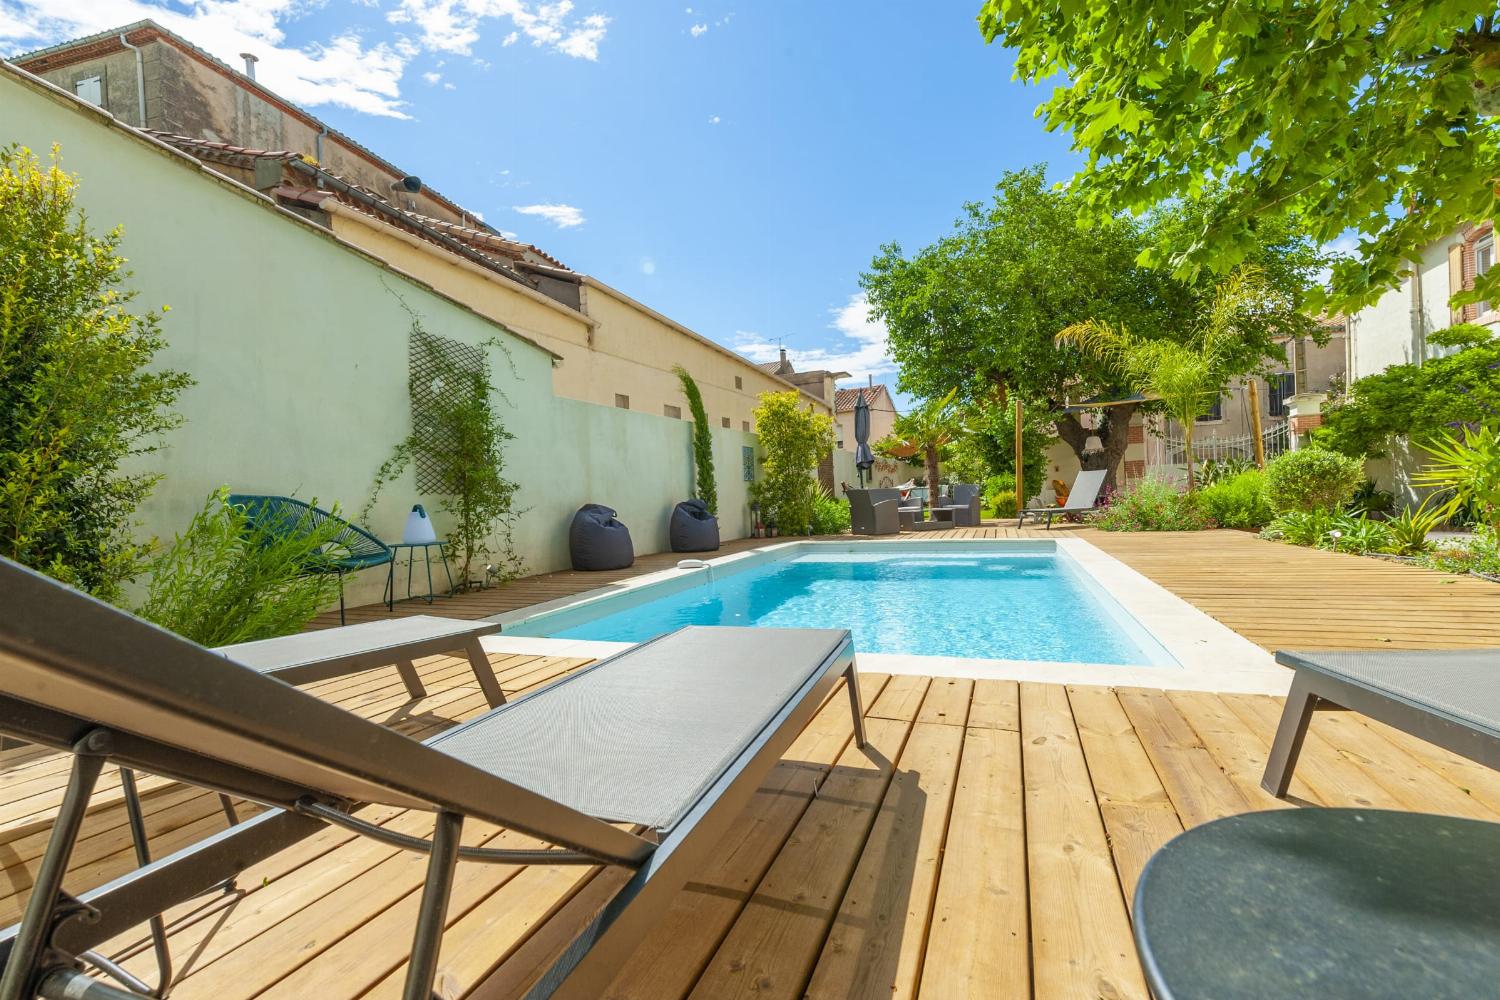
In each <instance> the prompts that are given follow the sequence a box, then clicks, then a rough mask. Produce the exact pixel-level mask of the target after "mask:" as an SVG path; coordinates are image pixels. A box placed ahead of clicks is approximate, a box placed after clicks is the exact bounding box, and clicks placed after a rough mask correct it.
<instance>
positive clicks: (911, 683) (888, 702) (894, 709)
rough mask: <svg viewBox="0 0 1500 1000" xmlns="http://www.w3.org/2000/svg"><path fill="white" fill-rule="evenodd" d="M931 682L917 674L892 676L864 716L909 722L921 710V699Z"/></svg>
mask: <svg viewBox="0 0 1500 1000" xmlns="http://www.w3.org/2000/svg"><path fill="white" fill-rule="evenodd" d="M931 680H932V679H931V678H930V677H922V676H920V675H918V674H896V675H894V676H893V677H891V679H890V681H889V682H888V683H887V684H886V686H885V690H884V691H882V692H880V697H879V698H876V699H875V701H874V702H873V703H872V704H871V705H870V708H869V710H868V711H867V712H866V713H865V714H867V715H869V716H872V717H874V718H879V719H897V720H900V721H903V722H911V721H912V720H913V719H915V718H916V717H917V712H919V711H920V710H921V708H922V699H923V698H925V697H926V696H927V686H928V684H929V683H930V682H931Z"/></svg>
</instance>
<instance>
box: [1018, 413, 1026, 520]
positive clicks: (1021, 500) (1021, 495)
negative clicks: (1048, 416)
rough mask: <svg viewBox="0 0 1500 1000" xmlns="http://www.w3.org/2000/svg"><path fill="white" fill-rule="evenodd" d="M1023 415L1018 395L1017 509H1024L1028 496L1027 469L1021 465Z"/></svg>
mask: <svg viewBox="0 0 1500 1000" xmlns="http://www.w3.org/2000/svg"><path fill="white" fill-rule="evenodd" d="M1022 417H1023V414H1022V412H1021V397H1020V396H1017V397H1016V509H1017V510H1024V509H1025V507H1026V496H1025V494H1026V486H1025V482H1026V480H1025V477H1024V476H1022V472H1023V471H1025V470H1024V469H1022V467H1021V420H1022Z"/></svg>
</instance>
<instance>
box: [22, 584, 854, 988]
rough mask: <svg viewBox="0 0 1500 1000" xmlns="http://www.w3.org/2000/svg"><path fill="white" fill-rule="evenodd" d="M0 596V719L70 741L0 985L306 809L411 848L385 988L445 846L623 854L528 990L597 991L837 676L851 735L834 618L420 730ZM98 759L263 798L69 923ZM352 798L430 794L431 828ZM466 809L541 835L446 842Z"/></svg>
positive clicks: (589, 673) (63, 956) (84, 944)
mask: <svg viewBox="0 0 1500 1000" xmlns="http://www.w3.org/2000/svg"><path fill="white" fill-rule="evenodd" d="M0 593H3V594H4V595H5V599H6V614H5V615H4V616H3V617H0V729H4V730H6V731H9V732H12V733H15V734H16V735H18V736H21V737H23V738H25V739H28V740H31V741H33V742H36V743H40V744H42V745H45V746H50V747H54V748H57V749H61V750H67V751H71V752H72V753H73V755H74V756H73V769H72V775H71V778H70V781H69V784H68V788H67V791H66V793H65V797H64V800H63V804H62V806H61V808H60V810H59V814H58V817H57V820H56V822H55V824H54V826H53V830H52V834H51V839H50V841H49V843H48V846H47V849H46V852H45V854H44V855H43V857H42V860H41V862H40V865H39V867H38V869H37V872H36V876H35V884H34V886H33V889H32V891H31V893H30V897H29V898H28V900H27V904H26V909H25V913H24V916H23V918H22V921H21V923H20V924H19V925H18V926H17V927H15V928H12V929H11V930H10V931H7V932H5V933H4V934H3V935H0V958H3V961H4V973H3V975H0V997H7V998H8V997H26V998H30V997H31V996H33V995H35V994H38V993H40V994H41V995H43V996H47V997H50V998H55V997H61V996H73V995H75V993H70V992H68V991H70V990H71V991H75V992H76V995H79V996H83V995H85V994H84V993H83V992H81V991H82V990H83V988H84V986H85V985H86V984H87V983H90V982H97V981H94V980H90V979H88V977H87V976H86V975H85V974H84V973H82V972H80V971H78V969H77V968H76V965H75V963H76V962H77V960H78V957H79V956H81V955H83V954H84V953H85V952H86V951H87V950H88V949H90V948H92V947H95V946H96V945H98V944H100V943H102V942H103V941H105V940H108V939H109V938H110V937H111V936H112V935H114V934H118V933H120V932H121V931H123V930H125V929H127V928H129V927H131V926H135V925H137V924H139V923H141V922H143V921H144V920H146V919H148V918H149V917H150V916H152V915H153V914H157V913H160V912H162V911H163V910H164V909H166V908H167V907H168V906H171V905H173V904H174V903H176V902H179V901H181V900H183V899H186V898H190V897H191V896H193V895H196V894H197V893H199V892H202V891H205V890H207V889H208V888H210V887H212V886H213V885H215V884H218V883H221V882H223V881H224V880H225V879H226V878H229V877H232V876H233V875H234V874H235V873H236V872H237V871H239V870H241V869H242V868H243V867H244V866H245V865H247V864H249V863H253V862H254V861H255V860H257V859H259V858H262V857H266V856H268V855H269V854H270V853H274V852H275V851H276V850H279V849H280V848H282V847H284V846H286V845H288V844H291V843H294V842H296V841H297V840H298V839H300V838H302V837H305V836H307V835H308V834H309V833H311V832H314V831H316V830H317V829H320V828H322V825H323V824H324V823H333V824H337V825H339V826H342V827H345V828H349V829H353V830H355V831H357V832H358V833H360V834H362V835H364V836H367V837H371V838H373V839H376V840H380V841H382V842H385V843H388V844H392V845H395V846H398V847H401V848H403V849H410V850H416V851H422V852H426V853H428V854H429V855H430V858H429V862H428V867H427V878H426V884H425V886H424V889H423V891H422V895H421V900H420V904H419V912H418V916H417V921H416V924H417V926H416V932H415V936H414V940H413V944H412V950H411V956H410V961H409V965H408V972H407V977H406V986H405V992H404V994H403V996H404V997H405V1000H429V998H430V996H431V990H432V984H433V980H434V976H435V974H436V968H437V957H438V947H439V944H440V941H441V937H442V930H443V927H444V914H445V911H446V907H447V900H448V893H449V890H450V888H451V885H452V881H453V874H454V866H455V864H456V862H457V861H458V860H467V861H475V862H490V863H501V864H542V865H547V864H578V865H598V864H605V865H616V866H623V867H626V868H629V869H631V870H632V871H633V872H634V874H633V875H632V877H631V878H630V880H629V881H628V882H627V883H626V885H625V887H624V888H623V889H622V890H621V891H620V892H619V893H618V894H617V895H616V896H615V897H613V898H612V899H611V900H610V902H609V903H607V904H606V905H605V906H604V908H603V909H602V910H601V911H600V912H599V913H598V914H597V915H595V916H594V918H593V919H592V921H591V922H590V924H589V926H588V927H587V928H586V929H585V930H584V931H583V933H582V934H581V935H580V936H579V937H578V938H577V939H576V940H575V941H574V942H573V943H572V945H570V946H569V947H568V948H567V950H566V951H565V952H564V954H563V955H562V957H561V958H560V959H559V960H558V962H557V963H556V964H555V965H554V966H553V967H552V968H551V969H550V970H548V971H547V972H546V973H545V974H544V975H543V976H542V978H541V979H540V981H539V982H538V983H537V984H536V986H535V987H534V988H533V990H532V991H531V993H530V994H529V996H530V997H535V998H540V997H547V996H558V997H597V996H599V995H601V993H602V991H603V988H604V987H605V986H606V985H607V984H608V982H609V981H610V980H611V979H612V978H613V976H614V974H615V973H616V971H617V970H618V968H619V965H620V963H621V962H622V961H623V959H624V958H626V957H627V956H628V955H629V954H630V952H631V950H632V948H633V947H634V945H635V944H636V942H637V941H638V940H639V939H640V937H641V936H642V935H643V934H644V933H645V932H646V931H647V930H648V929H649V928H650V927H651V926H652V925H653V924H654V923H655V921H656V919H657V918H658V917H659V916H660V915H661V914H662V913H663V912H664V911H665V909H666V907H667V906H668V905H669V904H670V902H671V900H672V898H673V897H674V895H675V893H676V892H677V890H678V889H679V888H680V887H681V885H682V884H683V882H684V880H685V879H686V878H687V877H688V876H689V875H690V874H691V873H692V872H694V871H695V870H697V869H698V868H699V867H700V866H701V864H702V863H703V862H704V861H705V860H706V859H707V858H708V857H709V853H710V852H711V851H712V849H713V848H714V846H715V845H716V844H717V843H718V841H719V839H720V837H721V836H722V835H723V834H724V833H725V832H726V831H727V830H728V829H729V828H730V827H731V825H732V824H733V823H734V822H735V821H736V820H737V819H738V817H739V814H740V812H741V811H742V810H743V808H744V806H745V804H746V803H747V802H748V800H749V799H750V796H751V795H752V794H753V793H754V791H755V790H756V789H757V788H758V787H759V786H760V783H761V781H762V780H763V779H764V777H765V775H766V774H767V773H768V771H769V770H770V768H771V767H772V766H774V764H775V763H776V761H777V760H779V759H780V757H781V755H782V754H783V753H784V752H785V751H786V749H787V748H788V747H789V746H790V745H791V743H792V741H793V740H794V739H795V738H796V736H797V734H798V733H800V732H801V730H802V729H803V727H804V726H805V725H806V723H807V722H808V721H809V719H811V718H812V716H813V714H814V713H815V712H816V711H817V710H818V708H819V706H820V705H821V704H822V702H823V700H824V699H825V697H826V696H828V695H830V694H832V693H833V691H834V690H835V689H836V687H837V686H838V684H839V683H840V680H841V678H844V679H845V680H846V686H847V690H848V695H849V699H850V704H851V708H852V709H853V712H854V720H855V722H854V732H855V738H856V740H857V742H858V743H859V745H861V746H863V745H864V733H863V729H862V716H861V709H860V701H859V689H858V684H857V681H856V677H855V672H854V657H853V652H852V647H851V645H850V638H849V633H848V632H847V631H844V630H824V629H785V630H783V629H748V628H689V629H683V630H681V631H679V632H674V633H671V634H669V635H667V636H664V637H662V638H660V639H657V640H655V641H653V642H649V643H645V644H643V645H640V646H637V647H634V648H632V649H630V650H628V651H626V652H624V653H622V654H620V655H618V656H615V657H612V658H610V659H608V660H604V661H601V662H599V663H597V664H594V665H592V666H590V667H586V668H584V669H582V670H579V671H576V672H574V673H572V674H570V675H568V676H567V677H565V678H564V679H562V680H560V681H558V682H556V683H554V684H552V685H550V686H548V687H546V688H544V689H542V690H540V691H538V692H536V693H535V694H532V695H529V696H527V697H524V698H520V699H517V700H514V701H512V702H510V703H508V704H505V705H502V706H500V707H499V708H495V709H492V710H490V711H489V712H488V713H486V714H484V715H482V716H479V717H478V718H476V719H474V720H472V721H470V722H468V723H466V724H464V725H462V726H459V727H457V728H456V729H453V730H450V731H448V732H446V733H443V734H442V735H440V736H438V737H435V738H434V739H432V740H430V741H428V742H427V743H425V744H424V743H418V742H416V741H414V740H411V739H409V738H407V737H405V736H402V735H401V734H399V733H397V732H394V731H393V730H390V729H386V728H384V727H382V726H380V725H377V724H376V723H374V722H370V721H367V720H365V719H363V718H360V717H359V716H356V715H353V714H351V713H348V712H345V711H343V710H342V709H340V708H338V707H336V706H334V705H331V704H328V703H326V702H323V701H321V700H319V699H317V698H315V697H313V696H312V695H310V694H307V693H305V692H302V691H299V690H297V689H296V688H294V687H292V686H290V685H288V684H285V683H283V682H281V681H279V680H277V679H275V678H273V677H270V676H266V675H264V674H262V673H260V672H258V671H256V670H253V669H250V668H248V667H244V666H240V665H238V664H235V663H233V662H231V661H228V660H226V659H224V658H223V657H222V656H219V655H217V654H215V653H214V652H212V651H210V650H207V649H204V648H202V647H199V646H196V645H194V644H192V643H190V642H188V641H186V640H184V639H181V638H179V637H177V636H175V635H172V634H171V633H169V632H166V631H163V630H161V629H158V628H156V627H154V626H152V625H149V624H147V623H145V622H142V621H140V620H138V619H135V618H132V617H131V616H129V615H127V614H125V613H123V612H121V611H119V610H117V609H115V608H112V607H110V606H108V605H105V604H103V603H101V602H99V601H96V600H94V599H92V598H89V597H87V596H84V595H81V594H79V593H77V592H74V591H71V590H69V589H67V588H65V587H63V586H61V585H60V584H57V583H56V582H54V581H52V580H49V579H47V578H45V577H42V576H40V575H39V574H36V573H33V572H31V571H29V570H27V569H24V568H22V567H20V566H17V565H16V564H14V563H11V562H8V561H5V560H0ZM106 762H113V763H116V764H119V765H121V766H125V767H132V768H139V769H141V770H145V771H149V772H152V773H156V774H160V775H163V776H166V777H169V778H173V779H176V780H179V781H184V782H187V783H189V784H195V785H201V786H203V787H206V788H211V789H215V790H217V791H220V792H225V793H229V794H232V795H238V796H241V797H244V798H247V799H251V800H254V801H257V802H261V803H264V804H266V805H268V806H272V807H274V808H273V809H272V811H270V812H267V813H264V814H262V815H260V816H257V817H255V818H254V819H252V820H250V821H249V822H246V823H243V824H240V825H239V826H236V827H232V828H231V829H229V830H227V831H225V832H223V833H221V834H219V835H217V836H216V837H213V838H211V839H210V840H208V841H205V842H204V843H202V844H199V845H197V846H195V847H193V848H190V849H187V850H184V851H180V852H178V853H177V854H174V855H171V856H169V857H166V858H163V859H162V860H160V861H158V862H155V863H154V864H152V865H148V866H146V867H144V868H141V869H138V870H137V871H135V872H132V873H131V874H130V875H128V876H125V877H124V878H122V879H120V880H117V881H116V882H114V883H111V884H110V885H107V886H104V887H101V888H100V889H98V890H95V891H94V892H91V893H89V894H87V895H85V896H84V897H83V899H82V903H83V904H84V905H87V906H90V907H92V909H93V911H94V912H93V913H92V914H91V915H90V919H89V920H78V919H76V915H77V914H78V912H79V910H78V906H79V901H76V900H73V899H72V897H69V896H67V895H66V894H65V893H63V892H62V888H63V885H62V883H63V876H64V873H65V872H66V870H67V867H68V861H69V858H70V856H71V853H72V850H73V846H74V842H75V841H76V839H77V837H78V833H79V828H80V825H81V823H82V819H83V816H84V812H85V810H86V808H87V804H88V798H89V795H90V793H91V791H92V789H93V786H94V784H95V782H96V781H97V779H98V776H99V773H100V770H101V768H102V767H103V765H104V764H105V763H106ZM357 803H381V804H385V805H390V806H396V807H401V808H407V809H416V810H427V811H431V812H432V813H434V815H435V830H434V834H433V838H432V840H431V841H422V840H418V839H416V838H413V837H409V836H405V835H401V834H395V833H392V832H391V831H388V830H386V829H384V828H383V827H379V826H374V825H372V824H369V823H367V822H364V821H363V820H361V819H360V818H359V817H358V816H357V815H354V814H353V812H352V808H353V806H354V805H355V804H357ZM471 817H472V818H474V819H478V820H482V821H484V822H488V823H493V824H497V825H500V826H504V827H507V828H509V829H512V830H516V831H518V832H520V833H524V834H527V835H530V836H534V837H536V838H538V839H540V840H542V841H544V842H546V843H548V844H552V845H555V846H554V847H551V848H547V849H544V850H535V851H502V850H494V849H486V848H470V847H460V845H459V834H460V832H461V828H462V825H463V823H464V821H465V820H466V819H468V818H471ZM616 824H624V825H625V826H621V825H616ZM627 826H628V827H629V828H626V827H627ZM115 995H120V994H115Z"/></svg>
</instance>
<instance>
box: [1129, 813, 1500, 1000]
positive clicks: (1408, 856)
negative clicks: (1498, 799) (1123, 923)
mask: <svg viewBox="0 0 1500 1000" xmlns="http://www.w3.org/2000/svg"><path fill="white" fill-rule="evenodd" d="M1134 919H1135V941H1136V948H1137V950H1138V951H1139V952H1140V956H1141V964H1142V966H1143V967H1144V969H1145V972H1146V980H1147V982H1148V983H1149V984H1150V986H1151V989H1152V992H1153V993H1154V994H1155V996H1156V998H1157V1000H1210V998H1212V1000H1269V998H1275V1000H1298V998H1307V1000H1314V998H1316V1000H1356V998H1358V1000H1369V998H1385V997H1389V998H1393V1000H1394V998H1401V1000H1417V998H1421V1000H1450V998H1451V1000H1460V998H1462V1000H1474V998H1478V997H1500V824H1497V823H1483V822H1479V821H1477V820H1468V819H1456V818H1453V817H1450V816H1428V815H1423V814H1419V813H1403V812H1388V811H1385V810H1376V809H1313V808H1308V809H1276V810H1272V811H1270V812H1261V813H1248V814H1246V815H1242V816H1232V817H1230V818H1228V819H1221V820H1215V821H1214V822H1212V823H1205V824H1204V825H1202V826H1199V827H1195V828H1193V829H1192V830H1189V831H1188V832H1186V833H1184V834H1182V835H1181V836H1179V837H1177V838H1176V839H1174V840H1172V841H1171V842H1170V843H1168V844H1167V845H1166V846H1165V847H1163V848H1162V849H1161V850H1160V851H1159V852H1157V854H1156V855H1155V856H1154V857H1152V859H1151V861H1150V863H1148V864H1147V865H1146V870H1145V871H1144V872H1143V873H1142V874H1141V880H1140V883H1139V884H1138V885H1137V886H1136V893H1135V909H1134Z"/></svg>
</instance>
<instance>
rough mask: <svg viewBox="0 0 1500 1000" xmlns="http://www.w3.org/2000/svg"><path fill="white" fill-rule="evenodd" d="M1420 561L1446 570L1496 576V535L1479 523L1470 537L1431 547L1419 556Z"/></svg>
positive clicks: (1499, 564) (1499, 561) (1499, 557)
mask: <svg viewBox="0 0 1500 1000" xmlns="http://www.w3.org/2000/svg"><path fill="white" fill-rule="evenodd" d="M1421 564H1422V565H1423V566H1427V567H1429V568H1430V569H1437V570H1442V571H1444V572H1446V573H1483V574H1485V575H1486V576H1500V538H1497V537H1496V535H1495V529H1494V528H1492V527H1490V526H1489V525H1487V524H1480V525H1478V526H1476V527H1475V529H1474V534H1473V535H1472V536H1470V537H1469V538H1467V539H1465V540H1463V541H1461V542H1456V543H1448V544H1445V545H1436V546H1433V548H1432V549H1431V551H1429V552H1428V553H1427V554H1426V555H1424V556H1422V560H1421Z"/></svg>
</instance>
